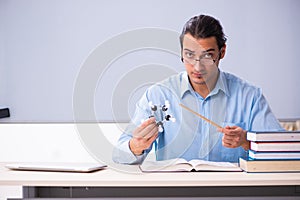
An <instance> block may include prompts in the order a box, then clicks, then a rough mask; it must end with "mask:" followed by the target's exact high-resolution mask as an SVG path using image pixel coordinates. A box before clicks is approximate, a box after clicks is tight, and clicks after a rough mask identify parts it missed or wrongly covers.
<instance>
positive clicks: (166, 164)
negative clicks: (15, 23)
mask: <svg viewBox="0 0 300 200" xmlns="http://www.w3.org/2000/svg"><path fill="white" fill-rule="evenodd" d="M140 169H141V171H142V172H191V171H220V172H223V171H234V172H238V171H242V170H241V169H240V168H239V166H238V164H237V163H230V162H212V161H205V160H190V161H186V160H185V159H182V158H176V159H171V160H163V161H145V162H143V163H142V164H141V165H140Z"/></svg>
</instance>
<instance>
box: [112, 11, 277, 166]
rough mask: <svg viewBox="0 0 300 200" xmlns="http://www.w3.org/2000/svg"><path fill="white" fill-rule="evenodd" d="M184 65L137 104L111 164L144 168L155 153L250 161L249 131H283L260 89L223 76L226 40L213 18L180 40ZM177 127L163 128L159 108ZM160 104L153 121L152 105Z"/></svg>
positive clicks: (199, 20) (192, 24)
mask: <svg viewBox="0 0 300 200" xmlns="http://www.w3.org/2000/svg"><path fill="white" fill-rule="evenodd" d="M180 44H181V53H182V61H183V63H184V65H185V68H186V71H185V72H181V73H179V74H177V75H175V76H172V77H170V78H168V79H166V80H164V81H162V82H161V83H159V84H156V85H153V86H151V87H150V88H149V89H148V90H147V91H146V92H145V94H144V95H143V97H142V98H141V99H140V101H139V102H138V103H137V106H136V111H135V115H134V117H133V119H132V124H131V125H130V126H129V127H128V128H127V129H126V130H125V132H124V133H123V134H122V135H121V137H120V139H119V143H118V147H116V148H115V150H114V152H113V159H114V161H115V162H118V163H126V164H135V163H141V162H143V160H144V159H145V157H146V156H147V154H148V153H149V152H150V150H151V149H152V148H155V153H156V159H157V160H166V159H172V158H179V157H181V158H185V159H186V160H191V159H203V160H210V161H227V162H238V158H239V157H244V156H246V151H247V150H248V149H249V142H248V141H247V140H246V133H247V131H259V130H282V128H281V126H280V124H279V123H278V121H277V119H276V118H275V116H274V115H273V113H272V112H271V110H270V107H269V105H268V103H267V102H266V99H265V98H264V96H263V94H262V91H261V89H259V88H256V87H254V86H252V85H250V84H249V83H247V82H245V81H243V80H241V79H240V78H238V77H236V76H234V75H232V74H229V73H225V72H222V71H220V69H219V68H218V66H219V63H220V60H221V59H223V58H224V56H225V53H226V38H225V35H224V33H223V28H222V26H221V25H220V23H219V21H218V20H216V19H215V18H213V17H211V16H206V15H200V16H195V17H193V18H191V19H190V20H189V21H188V22H187V23H186V24H185V26H184V28H183V31H182V34H181V36H180ZM166 100H168V101H169V102H170V108H169V109H168V110H167V112H168V113H170V114H171V115H172V116H173V117H174V118H176V122H175V123H172V122H167V123H164V128H163V131H162V132H159V129H158V126H157V121H162V120H163V116H164V114H163V111H162V110H161V109H159V105H164V104H165V101H166ZM150 102H152V103H153V104H154V105H158V109H157V111H156V112H155V113H154V115H155V116H154V117H151V118H149V119H148V120H146V121H144V122H143V123H141V120H142V119H147V118H148V117H149V116H150V115H151V114H153V113H152V112H151V108H150V106H149V103H150ZM179 104H184V105H185V106H187V107H189V108H190V109H192V110H194V111H196V112H198V113H199V114H201V115H203V116H205V117H206V118H208V119H210V120H211V121H213V122H215V123H217V124H219V125H220V126H221V127H223V128H216V127H214V126H212V125H211V124H210V123H207V122H206V121H204V120H202V119H200V118H199V117H198V116H196V115H195V114H193V113H191V112H189V111H187V110H185V109H183V108H182V107H180V106H179Z"/></svg>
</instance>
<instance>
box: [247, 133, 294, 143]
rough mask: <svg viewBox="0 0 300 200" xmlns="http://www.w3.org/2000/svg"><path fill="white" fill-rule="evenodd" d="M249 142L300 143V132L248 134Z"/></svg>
mask: <svg viewBox="0 0 300 200" xmlns="http://www.w3.org/2000/svg"><path fill="white" fill-rule="evenodd" d="M247 140H249V141H266V142H267V141H269V142H276V141H282V142H283V141H287V142H288V141H291V142H292V141H300V131H259V132H247Z"/></svg>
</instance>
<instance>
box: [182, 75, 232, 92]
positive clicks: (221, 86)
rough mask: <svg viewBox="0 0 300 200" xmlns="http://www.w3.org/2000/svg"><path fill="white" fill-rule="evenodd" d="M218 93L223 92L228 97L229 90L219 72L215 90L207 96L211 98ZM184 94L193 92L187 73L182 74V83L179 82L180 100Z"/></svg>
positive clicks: (224, 78)
mask: <svg viewBox="0 0 300 200" xmlns="http://www.w3.org/2000/svg"><path fill="white" fill-rule="evenodd" d="M219 91H223V92H224V94H225V95H227V96H230V94H229V90H228V87H227V81H226V77H225V74H224V72H222V71H220V74H219V78H218V80H217V83H216V86H215V88H214V89H213V90H212V91H211V92H210V94H209V95H208V97H209V96H213V95H215V94H218V92H219ZM186 92H195V91H194V89H193V88H192V86H191V84H190V82H189V78H188V75H187V72H183V73H182V81H181V98H183V96H184V94H185V93H186Z"/></svg>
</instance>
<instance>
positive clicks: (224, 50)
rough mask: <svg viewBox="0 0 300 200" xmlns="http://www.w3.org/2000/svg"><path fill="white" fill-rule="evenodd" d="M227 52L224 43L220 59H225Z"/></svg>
mask: <svg viewBox="0 0 300 200" xmlns="http://www.w3.org/2000/svg"><path fill="white" fill-rule="evenodd" d="M225 53H226V44H224V46H223V47H222V48H221V55H220V59H223V58H224V57H225Z"/></svg>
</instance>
